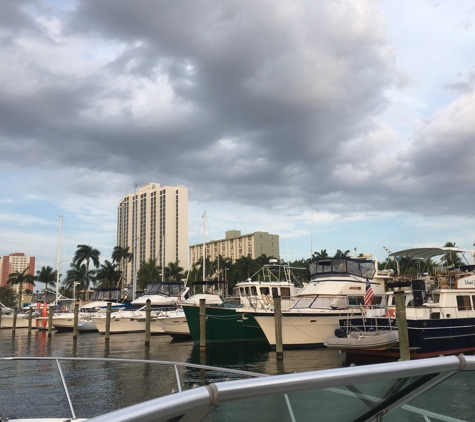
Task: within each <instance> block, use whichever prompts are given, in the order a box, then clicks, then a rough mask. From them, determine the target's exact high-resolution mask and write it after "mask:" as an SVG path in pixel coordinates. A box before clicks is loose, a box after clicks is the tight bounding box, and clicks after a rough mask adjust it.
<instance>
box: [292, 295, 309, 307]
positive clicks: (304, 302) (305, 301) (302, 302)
mask: <svg viewBox="0 0 475 422" xmlns="http://www.w3.org/2000/svg"><path fill="white" fill-rule="evenodd" d="M314 300H315V297H313V296H312V297H301V298H300V299H298V300H297V302H295V304H294V306H292V308H293V309H304V308H309V307H310V306H311V305H312V302H313V301H314Z"/></svg>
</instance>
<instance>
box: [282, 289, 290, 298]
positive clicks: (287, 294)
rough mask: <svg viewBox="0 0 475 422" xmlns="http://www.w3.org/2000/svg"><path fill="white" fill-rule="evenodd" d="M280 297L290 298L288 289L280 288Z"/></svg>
mask: <svg viewBox="0 0 475 422" xmlns="http://www.w3.org/2000/svg"><path fill="white" fill-rule="evenodd" d="M280 295H281V296H282V297H290V287H281V288H280Z"/></svg>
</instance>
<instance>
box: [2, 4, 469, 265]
mask: <svg viewBox="0 0 475 422" xmlns="http://www.w3.org/2000/svg"><path fill="white" fill-rule="evenodd" d="M474 45H475V1H474V0H467V1H463V2H462V1H458V2H442V1H430V0H421V1H418V2H413V1H409V0H401V1H397V2H395V1H375V0H354V1H350V0H348V1H334V0H331V1H330V0H328V1H325V0H322V1H318V2H316V1H314V0H227V1H225V2H223V1H222V0H198V1H197V0H181V1H160V0H157V1H153V2H151V1H146V0H134V1H131V0H129V1H124V0H114V1H112V0H108V1H105V0H94V1H81V0H78V1H72V0H61V1H59V0H58V1H53V0H5V1H2V2H0V62H1V63H2V65H1V66H0V255H1V256H3V255H8V254H10V253H14V252H24V253H25V254H26V255H29V256H35V257H36V267H37V269H39V268H40V267H41V266H44V265H50V266H52V267H53V268H55V267H56V262H57V250H58V226H59V225H58V221H59V215H61V216H63V220H62V236H61V249H60V250H61V252H60V261H61V263H62V264H61V265H62V267H61V268H64V267H66V268H68V265H69V263H70V262H71V259H72V256H73V255H74V252H75V250H76V247H77V245H78V244H89V245H91V246H93V247H95V248H97V249H99V250H100V251H101V258H102V260H105V259H110V255H111V252H112V249H113V247H114V246H115V245H116V218H117V215H116V213H117V205H118V203H119V201H120V200H121V198H122V197H123V196H124V195H126V194H128V193H132V192H133V190H134V186H135V185H138V186H141V185H144V184H147V183H149V182H155V183H159V184H161V185H168V186H177V185H184V186H186V187H188V191H189V244H195V243H199V242H201V239H202V234H200V227H201V219H202V215H203V213H204V212H206V218H207V224H206V226H207V233H206V237H207V239H209V240H211V239H221V238H223V237H224V233H225V231H226V230H231V229H236V230H241V232H242V233H243V234H247V233H252V232H254V231H266V232H269V233H272V234H277V235H279V237H280V252H281V258H283V259H285V260H292V261H293V260H297V259H301V258H305V259H306V258H308V257H309V256H310V254H311V252H312V251H320V250H322V249H326V250H327V252H328V253H329V254H330V255H333V254H334V253H335V252H336V250H337V249H340V250H343V251H345V250H350V251H351V252H352V253H354V252H356V253H358V254H359V253H371V254H373V255H374V256H376V257H377V258H378V259H380V260H384V259H385V258H386V256H387V250H389V251H391V252H395V251H398V250H401V249H406V248H410V247H422V246H443V245H444V244H445V243H446V242H449V241H450V242H455V244H456V245H457V246H459V247H461V248H467V249H472V248H473V244H474V242H475V226H474V219H473V217H474V213H475V183H474V182H475V176H474V174H475V89H474V88H475V55H474V53H473V51H474Z"/></svg>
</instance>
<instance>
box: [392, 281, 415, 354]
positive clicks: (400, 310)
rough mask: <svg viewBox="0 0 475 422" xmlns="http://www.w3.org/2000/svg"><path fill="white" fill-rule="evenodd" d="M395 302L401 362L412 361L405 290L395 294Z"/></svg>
mask: <svg viewBox="0 0 475 422" xmlns="http://www.w3.org/2000/svg"><path fill="white" fill-rule="evenodd" d="M394 301H395V302H396V319H397V331H398V335H399V353H400V359H401V360H410V359H411V355H410V352H409V334H408V332H407V319H406V294H405V293H404V291H403V290H398V291H396V292H394Z"/></svg>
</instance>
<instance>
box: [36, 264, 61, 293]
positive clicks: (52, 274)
mask: <svg viewBox="0 0 475 422" xmlns="http://www.w3.org/2000/svg"><path fill="white" fill-rule="evenodd" d="M56 273H57V271H56V270H53V268H51V267H50V266H48V267H41V270H38V271H36V276H35V281H39V282H41V283H45V290H46V289H48V285H49V286H51V287H56Z"/></svg>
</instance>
